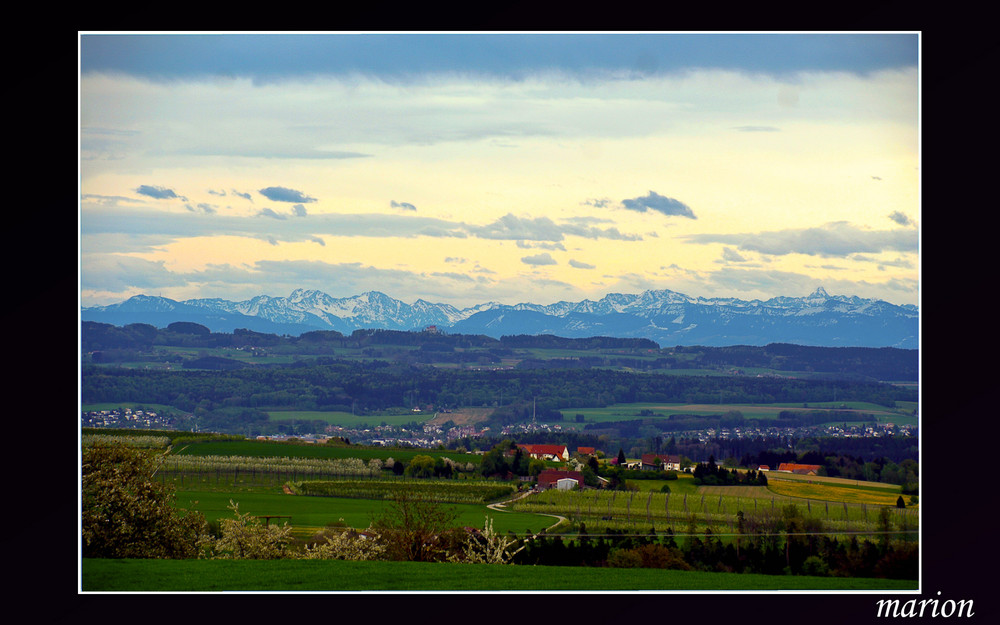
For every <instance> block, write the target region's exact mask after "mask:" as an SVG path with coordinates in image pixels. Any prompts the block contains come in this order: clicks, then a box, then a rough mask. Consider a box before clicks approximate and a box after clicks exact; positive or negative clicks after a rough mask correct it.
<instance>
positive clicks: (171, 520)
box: [81, 442, 208, 558]
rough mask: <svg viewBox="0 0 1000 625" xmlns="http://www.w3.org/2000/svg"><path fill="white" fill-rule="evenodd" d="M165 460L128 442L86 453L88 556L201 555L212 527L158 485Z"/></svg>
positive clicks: (84, 514) (93, 448)
mask: <svg viewBox="0 0 1000 625" xmlns="http://www.w3.org/2000/svg"><path fill="white" fill-rule="evenodd" d="M158 458H159V456H158V455H156V454H154V453H153V452H149V451H147V450H144V449H140V448H137V447H134V446H131V445H125V444H122V443H118V442H115V443H105V442H95V443H94V444H92V445H89V446H87V447H86V448H84V450H83V457H82V460H83V464H82V470H81V477H82V486H83V493H82V496H83V499H82V504H83V506H82V532H83V557H85V558H189V557H194V556H197V555H198V552H199V549H200V544H201V543H202V542H203V541H204V540H206V539H207V537H208V524H207V523H206V522H205V518H204V516H202V515H201V514H200V513H197V512H189V511H186V510H178V509H177V508H175V507H174V496H173V492H172V489H171V488H170V487H167V486H165V485H163V484H160V483H159V482H156V481H154V479H153V475H154V473H155V472H156V469H157V468H158V466H159V462H158Z"/></svg>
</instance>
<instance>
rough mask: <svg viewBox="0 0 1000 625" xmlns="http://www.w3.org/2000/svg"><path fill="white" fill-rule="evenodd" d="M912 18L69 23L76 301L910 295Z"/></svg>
mask: <svg viewBox="0 0 1000 625" xmlns="http://www.w3.org/2000/svg"><path fill="white" fill-rule="evenodd" d="M919 52H920V35H919V33H913V32H888V33H868V32H864V33H839V32H838V33H756V32H754V33H687V32H686V33H660V32H628V33H626V32H580V33H567V32H549V33H539V32H500V33H494V32H490V33H484V32H469V33H431V32H412V33H404V32H337V33H158V34H148V33H141V34H129V33H117V32H112V33H103V32H95V33H80V34H79V65H80V73H79V156H80V159H79V193H80V202H79V212H78V221H79V286H80V302H81V305H83V306H95V305H104V304H110V303H115V302H119V301H123V300H125V299H127V298H129V297H131V296H133V295H137V294H146V295H160V296H163V297H168V298H171V299H175V300H187V299H195V298H223V299H228V300H234V301H242V300H245V299H249V298H251V297H254V296H256V295H261V294H264V295H271V296H275V297H283V296H287V295H289V294H290V293H291V292H292V291H293V290H295V289H317V290H320V291H323V292H325V293H328V294H330V295H332V296H334V297H348V296H351V295H357V294H360V293H363V292H366V291H373V290H374V291H381V292H383V293H385V294H387V295H389V296H391V297H394V298H396V299H400V300H402V301H404V302H407V303H413V302H414V301H416V300H417V299H424V300H427V301H431V302H439V303H447V304H452V305H455V306H458V307H459V308H462V307H466V306H472V305H474V304H477V303H483V302H500V303H505V304H516V303H520V302H534V303H538V304H549V303H553V302H558V301H580V300H583V299H593V300H596V299H600V298H601V297H603V296H605V295H607V294H609V293H641V292H643V291H646V290H650V289H670V290H672V291H678V292H681V293H684V294H686V295H690V296H694V297H706V298H712V297H735V298H739V299H744V300H750V299H761V300H764V299H768V298H771V297H775V296H793V297H802V296H806V295H808V294H810V293H812V292H813V291H814V290H815V289H816V288H818V287H823V288H824V289H826V291H827V292H828V293H830V294H831V295H857V296H860V297H865V298H877V299H881V300H885V301H888V302H891V303H894V304H914V305H919V303H920V290H919V285H920V254H919V251H920V250H919V243H920V229H919V225H920V208H921V204H920V187H921V176H920V58H919Z"/></svg>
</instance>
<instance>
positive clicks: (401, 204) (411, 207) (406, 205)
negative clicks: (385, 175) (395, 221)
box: [390, 200, 417, 211]
mask: <svg viewBox="0 0 1000 625" xmlns="http://www.w3.org/2000/svg"><path fill="white" fill-rule="evenodd" d="M390 205H391V206H392V207H393V208H402V209H404V210H408V211H415V210H417V207H416V206H414V205H413V204H410V203H409V202H397V201H396V200H393V201H392V202H390Z"/></svg>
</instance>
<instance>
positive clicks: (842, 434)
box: [81, 408, 917, 449]
mask: <svg viewBox="0 0 1000 625" xmlns="http://www.w3.org/2000/svg"><path fill="white" fill-rule="evenodd" d="M81 425H82V426H83V427H88V428H123V429H137V430H143V429H145V430H177V429H184V430H197V424H196V423H192V422H191V420H185V422H184V425H185V426H188V427H180V425H181V424H180V423H179V422H178V420H177V419H175V418H171V417H167V416H162V415H160V414H158V413H157V412H154V411H150V410H142V409H135V410H133V409H130V408H120V409H113V410H95V411H89V412H84V413H83V414H82V419H81ZM916 429H917V428H916V426H913V425H896V424H893V423H881V424H877V425H875V424H862V425H845V424H841V425H829V426H811V427H797V428H774V427H767V428H763V427H762V428H757V427H752V426H751V427H740V428H733V429H727V428H721V429H717V428H708V429H702V430H688V431H684V432H677V433H676V435H677V436H683V437H684V438H686V439H697V440H698V441H700V442H702V443H708V442H710V441H714V440H719V439H723V440H729V439H743V438H750V439H752V438H758V437H789V438H801V437H805V436H814V437H834V438H851V437H882V436H915V435H916V433H917V432H916ZM577 431H578V430H575V429H573V428H569V427H564V426H562V425H561V424H558V423H556V424H548V423H522V424H517V425H508V426H504V427H503V428H500V429H496V430H494V429H492V428H490V427H488V426H483V427H481V428H477V427H476V426H474V425H464V426H453V427H442V426H436V425H430V424H424V425H423V426H422V427H421V428H420V429H415V428H414V427H413V425H412V424H411V425H409V426H397V425H379V426H374V427H366V428H344V427H340V426H335V425H330V426H327V427H326V428H325V430H324V431H322V432H293V433H282V434H269V435H260V436H256V438H258V439H262V440H275V441H287V440H297V441H300V442H305V443H310V442H312V443H322V442H325V441H326V440H328V439H329V438H331V437H338V438H346V439H348V440H350V441H351V442H352V443H355V444H361V445H374V446H384V447H415V448H422V449H437V448H440V447H442V446H447V445H448V444H449V443H451V442H452V441H454V440H456V439H460V438H479V437H494V438H510V439H513V440H521V439H523V438H525V437H526V436H531V435H536V434H539V433H546V434H559V433H562V432H577Z"/></svg>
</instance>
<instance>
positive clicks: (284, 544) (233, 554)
mask: <svg viewBox="0 0 1000 625" xmlns="http://www.w3.org/2000/svg"><path fill="white" fill-rule="evenodd" d="M228 507H229V509H230V510H232V511H233V514H234V515H236V518H234V519H222V520H221V521H219V529H220V531H221V534H222V535H221V536H220V537H219V538H218V539H216V540H215V541H213V542H211V543H209V544H207V545H206V547H207V553H208V556H209V557H212V558H222V559H234V560H244V559H246V560H251V559H252V560H275V559H278V558H284V557H287V556H288V555H289V549H288V545H289V543H290V542H291V541H292V527H291V526H290V525H288V523H283V524H282V525H270V524H267V525H265V524H263V523H261V521H260V519H258V518H257V517H255V516H251V515H249V514H241V513H240V506H239V504H238V503H234V502H233V500H232V499H230V500H229V506H228Z"/></svg>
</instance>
